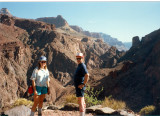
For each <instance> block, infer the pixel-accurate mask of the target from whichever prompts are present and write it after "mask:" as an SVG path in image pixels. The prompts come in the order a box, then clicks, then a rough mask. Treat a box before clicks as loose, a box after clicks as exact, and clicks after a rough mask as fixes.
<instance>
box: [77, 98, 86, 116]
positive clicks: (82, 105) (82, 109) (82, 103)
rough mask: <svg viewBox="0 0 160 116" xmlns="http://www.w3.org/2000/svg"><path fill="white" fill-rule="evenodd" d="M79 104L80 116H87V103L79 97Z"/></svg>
mask: <svg viewBox="0 0 160 116" xmlns="http://www.w3.org/2000/svg"><path fill="white" fill-rule="evenodd" d="M78 104H79V111H80V116H84V115H85V107H86V106H85V101H84V97H78Z"/></svg>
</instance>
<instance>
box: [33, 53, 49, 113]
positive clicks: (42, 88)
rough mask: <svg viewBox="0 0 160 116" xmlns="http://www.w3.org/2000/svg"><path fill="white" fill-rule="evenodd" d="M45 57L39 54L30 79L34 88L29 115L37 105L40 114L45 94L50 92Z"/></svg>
mask: <svg viewBox="0 0 160 116" xmlns="http://www.w3.org/2000/svg"><path fill="white" fill-rule="evenodd" d="M46 62H47V58H46V57H45V56H41V57H40V59H39V61H38V67H36V68H35V69H34V71H33V73H32V76H31V80H32V86H33V89H34V104H33V106H32V109H31V115H30V116H34V113H35V111H36V107H37V105H38V115H42V106H43V100H44V98H45V94H47V93H48V94H50V88H49V81H50V78H49V71H48V69H47V65H46Z"/></svg>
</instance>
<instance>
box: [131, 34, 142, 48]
mask: <svg viewBox="0 0 160 116" xmlns="http://www.w3.org/2000/svg"><path fill="white" fill-rule="evenodd" d="M140 43H141V42H140V40H139V37H138V36H135V37H133V39H132V47H137V46H139V45H140Z"/></svg>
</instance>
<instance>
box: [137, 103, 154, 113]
mask: <svg viewBox="0 0 160 116" xmlns="http://www.w3.org/2000/svg"><path fill="white" fill-rule="evenodd" d="M155 109H156V108H155V106H153V105H150V106H145V107H144V108H142V109H141V110H140V112H139V114H140V115H151V114H152V113H153V112H154V111H155Z"/></svg>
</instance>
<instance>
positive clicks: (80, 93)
mask: <svg viewBox="0 0 160 116" xmlns="http://www.w3.org/2000/svg"><path fill="white" fill-rule="evenodd" d="M76 59H77V63H78V67H77V69H76V71H75V74H74V85H75V89H76V97H78V104H79V111H80V116H85V108H86V104H85V100H84V91H85V88H86V83H87V82H88V79H89V73H88V71H87V68H86V65H85V64H84V63H83V61H84V56H83V53H77V55H76Z"/></svg>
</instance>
